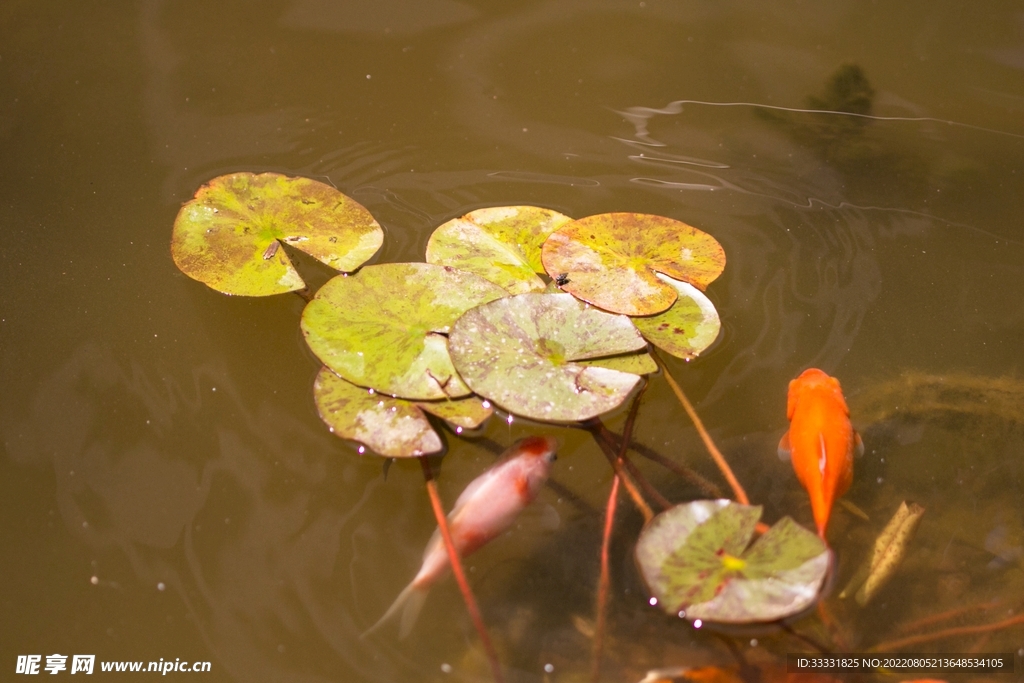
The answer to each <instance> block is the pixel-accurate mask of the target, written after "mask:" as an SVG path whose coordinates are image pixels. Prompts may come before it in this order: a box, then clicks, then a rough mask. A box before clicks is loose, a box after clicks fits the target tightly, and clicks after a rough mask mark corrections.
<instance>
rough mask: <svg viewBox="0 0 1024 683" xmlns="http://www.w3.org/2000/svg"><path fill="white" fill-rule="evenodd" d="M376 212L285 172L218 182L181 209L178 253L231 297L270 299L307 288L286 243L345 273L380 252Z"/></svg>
mask: <svg viewBox="0 0 1024 683" xmlns="http://www.w3.org/2000/svg"><path fill="white" fill-rule="evenodd" d="M383 240H384V231H383V230H381V227H380V225H378V224H377V221H375V220H374V218H373V216H371V215H370V212H369V211H367V210H366V209H365V208H364V207H363V206H362V205H361V204H359V203H358V202H357V201H355V200H354V199H351V198H349V197H347V196H345V195H344V194H342V193H341V192H339V191H338V190H336V189H334V188H333V187H331V186H330V185H325V184H324V183H320V182H317V181H315V180H310V179H309V178H289V177H287V176H283V175H281V174H279V173H260V174H254V173H232V174H230V175H223V176H219V177H217V178H214V179H213V180H211V181H210V182H209V183H207V184H206V185H203V186H202V187H201V188H199V190H198V191H197V192H196V194H195V197H194V198H193V199H192V200H191V201H189V202H186V203H185V205H184V206H182V207H181V210H180V211H179V212H178V217H177V218H176V219H175V221H174V231H173V233H172V235H171V256H172V257H173V258H174V263H175V264H176V265H177V266H178V268H179V269H181V271H182V272H183V273H185V274H186V275H188V276H189V277H191V278H193V279H195V280H199V281H200V282H202V283H204V284H205V285H207V286H209V287H211V288H212V289H215V290H217V291H218V292H223V293H225V294H240V295H245V296H269V295H271V294H281V293H284V292H291V291H295V290H299V289H302V288H303V287H305V286H306V285H305V283H304V282H303V281H302V278H301V277H299V274H298V272H296V270H295V268H294V267H293V266H292V264H291V261H290V260H289V258H288V256H287V254H285V251H284V249H282V248H281V244H282V243H283V244H287V245H289V246H291V247H294V248H296V249H298V250H300V251H303V252H305V253H307V254H309V255H310V256H312V257H314V258H316V259H317V260H318V261H321V262H322V263H325V264H327V265H328V266H330V267H331V268H334V269H335V270H340V271H353V270H355V269H356V268H358V267H359V266H361V265H362V264H363V263H365V262H366V261H367V260H368V259H369V258H370V257H371V256H373V255H374V254H375V253H376V252H377V250H378V249H379V248H380V245H381V243H382V242H383Z"/></svg>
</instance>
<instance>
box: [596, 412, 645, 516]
mask: <svg viewBox="0 0 1024 683" xmlns="http://www.w3.org/2000/svg"><path fill="white" fill-rule="evenodd" d="M584 427H585V428H586V429H587V430H588V431H589V432H590V433H591V434H593V436H594V441H596V442H597V445H598V446H600V447H601V452H602V453H604V456H605V457H606V458H608V462H609V464H611V466H612V469H613V470H614V471H615V476H616V477H619V478H620V479H622V485H623V486H624V487H625V489H626V493H628V494H629V497H630V498H631V499H632V500H633V505H635V506H636V509H637V510H639V511H640V514H641V515H643V516H644V523H645V524H646V523H647V522H650V521H651V520H652V519H653V518H654V510H652V509H651V506H650V505H648V504H647V501H645V500H644V497H643V496H642V495H640V491H639V489H638V488H637V483H636V482H635V481H633V477H631V476H630V474H629V472H628V471H626V468H625V467H624V466H623V464H622V462H621V461H620V460H619V457H618V455H617V454H616V453H615V447H614V446H612V443H613V442H612V439H611V437H610V435H611V432H610V431H608V428H607V427H605V426H604V423H603V422H601V420H600V419H597V418H595V419H593V420H588V421H587V422H585V423H584Z"/></svg>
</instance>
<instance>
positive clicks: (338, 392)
mask: <svg viewBox="0 0 1024 683" xmlns="http://www.w3.org/2000/svg"><path fill="white" fill-rule="evenodd" d="M313 398H314V400H315V402H316V408H317V410H318V411H319V412H320V419H322V420H323V421H324V422H326V423H327V426H329V427H330V428H331V431H332V432H333V433H335V434H337V435H338V436H341V437H344V438H346V439H352V440H353V441H358V442H360V443H362V444H364V445H365V446H367V447H368V448H369V449H370V450H372V451H373V452H374V453H377V454H379V455H384V456H387V457H391V458H405V457H413V456H417V455H426V454H427V453H436V452H438V451H439V450H441V447H442V444H441V438H440V437H439V436H438V435H437V432H435V431H434V428H433V427H431V426H430V421H429V420H427V417H426V415H424V414H423V411H422V410H420V409H419V408H418V407H417V406H416V405H415V404H414V403H410V402H409V401H403V400H402V399H399V398H390V397H388V396H383V395H381V394H378V393H376V392H375V391H373V390H372V389H364V388H363V387H357V386H356V385H354V384H352V383H350V382H346V381H345V380H343V379H342V378H341V377H338V376H337V375H335V374H334V373H333V372H331V371H330V369H329V368H326V367H325V368H321V369H320V372H319V374H317V376H316V382H315V383H314V384H313Z"/></svg>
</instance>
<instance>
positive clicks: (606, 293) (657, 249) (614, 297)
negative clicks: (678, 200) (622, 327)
mask: <svg viewBox="0 0 1024 683" xmlns="http://www.w3.org/2000/svg"><path fill="white" fill-rule="evenodd" d="M542 258H543V261H544V269H545V270H546V271H547V272H548V273H549V274H550V273H557V274H564V275H565V276H566V278H567V279H568V281H567V282H566V284H565V285H563V286H562V289H564V290H565V291H567V292H570V293H571V294H573V295H574V296H576V297H577V298H580V299H583V300H584V301H588V302H590V303H592V304H594V305H595V306H598V307H600V308H603V309H605V310H607V311H612V312H615V313H625V314H626V315H653V314H655V313H661V312H662V311H665V310H667V309H668V308H669V306H671V305H672V303H673V302H674V301H675V300H676V296H677V293H676V289H675V288H674V287H672V286H671V285H669V284H666V283H664V282H661V281H660V280H659V279H658V278H657V277H656V276H655V273H664V274H665V275H668V276H669V277H671V278H673V279H675V280H681V281H683V282H688V283H690V284H692V285H693V286H695V287H697V288H698V289H701V290H703V289H705V288H706V287H707V286H708V284H709V283H711V281H713V280H714V279H715V278H717V277H718V276H719V275H720V274H721V273H722V269H723V268H725V251H724V250H723V249H722V245H720V244H719V243H718V241H717V240H715V238H714V237H712V236H711V235H708V234H707V233H705V232H701V231H700V230H698V229H697V228H694V227H692V226H690V225H687V224H686V223H682V222H680V221H677V220H673V219H671V218H665V217H664V216H654V215H651V214H643V213H602V214H598V215H596V216H587V217H586V218H580V219H579V220H575V221H572V222H571V223H567V224H565V225H563V226H562V227H561V228H559V229H558V230H557V231H555V232H553V233H552V234H551V236H550V237H548V240H547V242H545V243H544V248H543V257H542Z"/></svg>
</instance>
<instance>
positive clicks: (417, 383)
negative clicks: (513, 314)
mask: <svg viewBox="0 0 1024 683" xmlns="http://www.w3.org/2000/svg"><path fill="white" fill-rule="evenodd" d="M506 294H507V292H506V291H505V290H503V289H502V288H501V287H498V286H497V285H495V284H494V283H491V282H488V281H487V280H485V279H483V278H482V277H479V276H477V275H473V274H472V273H466V272H462V271H460V270H456V269H455V268H448V267H443V266H433V265H430V264H427V263H387V264H382V265H377V266H367V267H366V268H363V269H362V270H360V271H359V272H358V273H355V274H354V275H348V276H338V277H336V278H334V279H333V280H330V281H329V282H327V284H325V285H324V286H323V287H321V288H320V291H318V292H317V293H316V296H315V297H314V298H313V300H312V301H310V302H309V304H308V305H307V306H306V308H305V310H303V312H302V332H303V333H304V334H305V336H306V343H308V344H309V348H311V349H312V350H313V353H315V354H316V355H317V357H318V358H319V359H320V360H321V361H322V362H323V363H324V365H326V366H327V367H329V368H330V369H331V370H333V371H334V372H336V373H337V374H338V375H340V376H341V377H344V378H345V379H347V380H348V381H350V382H352V383H353V384H358V385H360V386H364V387H370V388H373V389H376V390H377V391H379V392H383V393H385V394H390V395H392V396H395V397H399V398H406V399H413V400H432V399H440V398H451V397H458V396H467V395H469V394H470V393H472V392H471V391H470V389H469V387H467V386H466V385H465V384H464V383H463V381H462V380H461V379H460V378H459V376H458V373H456V372H455V368H454V367H453V366H452V362H451V358H449V356H448V345H447V341H448V340H447V339H446V338H445V336H444V335H445V333H447V332H448V329H449V327H450V326H451V324H452V323H453V322H455V320H456V318H458V317H459V316H460V315H462V314H463V313H464V312H465V311H466V310H468V309H470V308H473V307H474V306H476V305H478V304H482V303H485V302H488V301H492V300H494V299H497V298H499V297H502V296H505V295H506Z"/></svg>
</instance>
